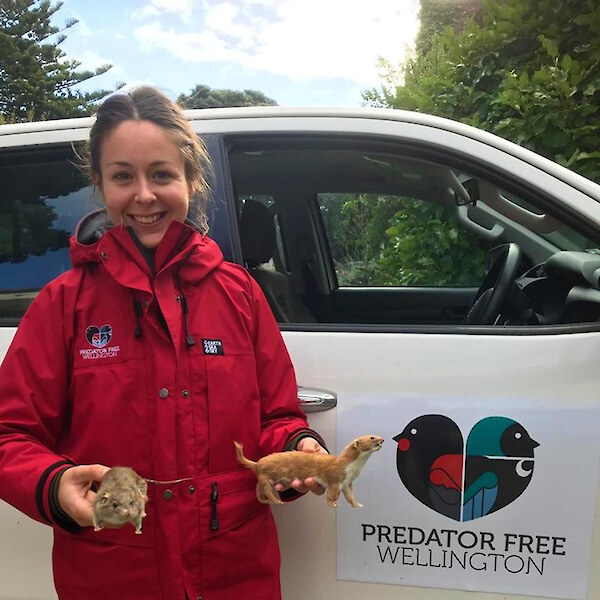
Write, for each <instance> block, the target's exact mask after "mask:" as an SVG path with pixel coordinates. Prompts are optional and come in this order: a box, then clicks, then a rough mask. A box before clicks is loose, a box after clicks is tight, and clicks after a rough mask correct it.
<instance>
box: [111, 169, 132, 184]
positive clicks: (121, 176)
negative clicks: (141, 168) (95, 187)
mask: <svg viewBox="0 0 600 600" xmlns="http://www.w3.org/2000/svg"><path fill="white" fill-rule="evenodd" d="M112 179H113V180H114V181H117V182H119V183H123V182H125V181H129V180H130V179H131V175H130V174H129V173H127V172H125V171H118V172H117V173H113V174H112Z"/></svg>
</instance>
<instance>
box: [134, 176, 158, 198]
mask: <svg viewBox="0 0 600 600" xmlns="http://www.w3.org/2000/svg"><path fill="white" fill-rule="evenodd" d="M134 200H137V201H138V202H152V200H156V194H155V193H154V191H153V190H152V185H151V183H150V181H149V180H148V179H146V178H145V177H140V178H139V179H138V183H137V189H136V190H135V197H134Z"/></svg>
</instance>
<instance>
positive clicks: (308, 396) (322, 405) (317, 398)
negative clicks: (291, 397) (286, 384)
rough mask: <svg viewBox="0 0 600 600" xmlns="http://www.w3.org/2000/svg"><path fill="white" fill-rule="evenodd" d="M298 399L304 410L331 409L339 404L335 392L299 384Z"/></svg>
mask: <svg viewBox="0 0 600 600" xmlns="http://www.w3.org/2000/svg"><path fill="white" fill-rule="evenodd" d="M298 401H299V402H300V408H301V409H302V410H303V411H304V412H318V411H321V410H329V409H331V408H334V407H335V406H336V405H337V397H336V395H335V394H334V393H333V392H327V391H326V390H315V389H309V388H305V387H300V386H298Z"/></svg>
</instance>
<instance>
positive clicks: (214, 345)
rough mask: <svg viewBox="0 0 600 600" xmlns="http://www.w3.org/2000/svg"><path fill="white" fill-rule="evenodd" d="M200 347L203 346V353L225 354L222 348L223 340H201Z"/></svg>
mask: <svg viewBox="0 0 600 600" xmlns="http://www.w3.org/2000/svg"><path fill="white" fill-rule="evenodd" d="M202 347H203V348H204V354H219V355H221V356H224V355H225V350H224V349H223V342H222V341H221V340H205V339H203V340H202Z"/></svg>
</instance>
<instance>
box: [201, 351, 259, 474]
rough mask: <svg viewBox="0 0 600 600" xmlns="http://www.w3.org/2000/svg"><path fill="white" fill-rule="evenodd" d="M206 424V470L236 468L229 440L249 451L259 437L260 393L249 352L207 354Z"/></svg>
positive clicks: (252, 357)
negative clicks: (207, 445) (207, 426)
mask: <svg viewBox="0 0 600 600" xmlns="http://www.w3.org/2000/svg"><path fill="white" fill-rule="evenodd" d="M205 364H206V380H207V389H208V423H209V436H210V450H209V457H208V470H209V472H210V473H222V472H227V471H232V470H236V469H238V468H239V463H238V462H237V458H236V456H235V450H234V446H233V441H234V440H235V441H239V442H242V443H243V444H244V447H245V448H246V449H247V450H248V451H249V452H252V451H255V450H256V449H257V444H258V442H257V440H259V439H260V423H261V420H260V393H259V390H258V383H257V378H256V365H255V361H254V355H253V354H237V355H230V356H207V357H206V359H205Z"/></svg>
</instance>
